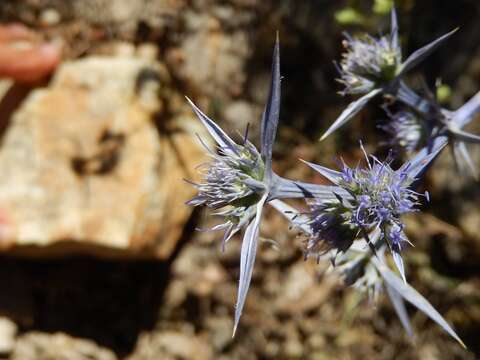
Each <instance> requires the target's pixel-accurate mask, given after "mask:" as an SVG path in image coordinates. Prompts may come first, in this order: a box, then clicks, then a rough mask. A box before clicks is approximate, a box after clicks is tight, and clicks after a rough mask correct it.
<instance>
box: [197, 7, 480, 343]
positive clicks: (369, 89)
mask: <svg viewBox="0 0 480 360" xmlns="http://www.w3.org/2000/svg"><path fill="white" fill-rule="evenodd" d="M391 24H392V25H391V33H390V35H388V36H383V37H380V38H374V37H372V36H365V37H359V38H354V37H351V36H349V35H347V40H346V41H345V42H344V46H345V49H346V53H345V54H344V55H343V60H342V61H341V64H340V66H339V71H340V76H341V79H340V82H341V83H343V84H344V86H345V89H344V91H343V93H344V94H364V95H363V97H362V98H360V99H359V100H357V101H355V102H353V103H352V104H350V105H349V106H348V107H347V109H346V110H345V111H344V112H343V113H342V114H341V115H340V117H339V118H338V119H337V120H336V121H335V122H334V124H333V125H332V126H331V127H330V129H329V130H328V131H327V132H326V133H325V135H324V137H325V136H327V135H328V134H330V133H331V132H333V131H334V130H336V129H338V128H339V127H340V126H341V125H343V124H344V123H345V122H347V121H348V120H349V119H350V118H351V117H353V116H354V115H355V114H356V113H357V112H358V111H360V109H361V108H362V107H363V106H365V105H366V104H367V103H368V102H369V100H370V99H372V98H373V97H375V96H377V95H379V94H383V95H385V96H387V97H388V98H390V100H391V99H392V98H393V99H394V100H396V101H398V102H399V103H400V104H403V105H404V106H405V109H403V110H400V112H398V113H395V114H391V113H389V115H390V123H389V124H387V125H384V129H385V130H386V132H387V133H388V134H390V135H391V138H390V139H389V140H388V141H387V144H388V145H390V146H391V147H400V148H404V149H405V150H406V151H407V152H408V153H409V154H410V159H409V160H408V161H406V162H405V163H404V164H403V165H402V166H400V167H399V168H398V169H396V170H394V169H393V168H392V167H391V164H392V160H393V159H392V158H390V159H388V160H387V161H381V160H379V159H377V158H376V157H374V156H368V155H367V154H366V152H365V150H363V146H362V150H363V151H364V154H365V159H366V166H365V167H358V166H357V167H354V168H352V167H349V166H347V165H346V164H345V163H343V161H342V165H341V166H342V167H341V169H340V171H336V170H331V169H328V168H325V167H323V166H321V165H317V164H312V163H307V164H308V165H309V166H310V167H311V168H313V169H314V170H315V171H317V172H319V173H320V174H321V175H322V176H324V177H325V178H327V179H328V180H330V181H331V182H332V184H333V185H331V186H326V185H317V184H309V183H305V182H300V181H294V180H288V179H284V178H282V177H280V176H278V175H277V174H275V173H274V172H273V171H272V149H273V142H274V139H275V134H276V129H277V124H278V120H279V113H280V111H279V109H280V55H279V54H280V50H279V42H278V36H277V41H276V43H275V48H274V52H273V62H272V80H271V83H270V92H269V96H268V100H267V104H266V106H265V110H264V112H263V116H262V119H261V144H260V151H258V150H257V148H256V147H255V146H254V145H253V143H251V142H250V141H249V140H248V138H247V136H246V135H245V137H244V138H242V139H241V141H239V142H235V141H234V140H232V139H231V138H230V137H229V136H228V135H227V134H226V133H225V132H224V131H223V130H222V129H221V128H220V127H219V126H218V125H217V124H216V123H215V122H214V121H213V120H211V119H210V118H208V117H207V116H206V115H205V114H204V113H203V112H202V111H201V110H200V109H199V108H197V107H196V106H195V105H194V104H193V102H191V101H190V100H189V99H188V101H189V102H190V105H191V106H192V107H193V110H194V112H195V114H196V115H197V117H198V118H199V120H200V121H201V122H202V124H203V125H204V126H205V127H206V129H207V130H208V132H209V133H210V135H211V136H212V137H213V139H214V140H215V142H216V144H217V147H216V148H215V149H210V148H208V146H207V145H206V144H205V143H204V142H203V141H202V140H200V141H201V142H202V144H203V145H204V146H205V147H206V148H207V151H208V153H209V155H210V157H211V161H210V162H209V163H207V164H204V165H203V167H202V169H203V180H202V181H201V182H200V183H192V184H193V186H195V187H196V188H197V190H198V194H197V195H196V196H195V197H194V198H193V199H191V200H190V201H189V202H188V204H190V205H194V206H205V207H207V208H210V209H212V210H214V214H215V215H218V216H221V217H222V218H223V219H224V221H223V222H222V223H220V224H219V225H217V226H214V227H213V228H212V229H210V230H223V231H224V236H223V241H222V248H223V247H224V246H225V243H227V242H228V241H229V240H230V239H231V238H232V237H233V235H234V234H236V233H237V232H239V231H240V230H241V229H243V228H245V233H244V236H243V241H242V247H241V254H240V279H239V287H238V295H237V303H236V308H235V322H234V330H233V333H234V334H235V331H236V329H237V327H238V324H239V320H240V316H241V313H242V309H243V306H244V303H245V299H246V296H247V291H248V288H249V285H250V281H251V278H252V273H253V265H254V261H255V256H256V250H257V243H258V237H259V231H260V220H261V215H262V211H263V208H264V206H265V205H266V204H269V205H271V206H272V207H273V208H274V209H276V210H277V211H279V212H281V213H282V214H283V215H284V216H285V217H286V218H287V219H288V220H289V221H290V222H291V225H292V226H293V227H297V228H299V229H301V231H302V232H303V233H305V235H306V236H307V241H306V246H305V249H304V251H305V258H306V259H307V258H309V257H312V256H313V257H314V258H315V259H316V260H317V261H321V260H323V259H327V260H329V261H330V262H331V264H332V266H333V268H334V269H336V270H338V271H339V272H340V273H341V274H342V276H343V279H344V282H345V284H346V285H348V286H353V287H354V288H355V289H357V290H359V291H361V292H364V293H366V294H368V295H369V297H370V298H371V299H373V300H375V299H376V298H377V297H378V295H379V294H380V293H381V290H382V289H385V290H386V292H387V294H388V296H389V298H390V300H391V302H392V304H393V307H394V309H395V311H396V312H397V314H398V316H399V318H400V321H401V323H402V325H403V327H404V328H405V330H406V332H407V333H408V334H409V335H410V336H413V330H412V328H411V325H410V322H409V318H408V314H407V312H406V310H405V304H404V301H405V300H406V301H408V302H410V303H411V304H413V305H414V306H416V307H417V308H418V309H419V310H421V311H423V312H424V313H425V314H427V315H428V316H429V317H430V318H431V319H432V320H434V321H435V322H436V323H437V324H439V325H440V326H441V327H442V328H443V329H444V330H445V331H446V332H447V333H448V334H450V335H451V336H452V337H453V338H454V339H456V340H457V341H458V342H459V343H460V344H461V345H462V346H465V345H464V344H463V342H462V341H461V339H460V338H459V337H458V335H457V334H456V333H455V332H454V330H453V329H452V328H451V327H450V325H449V324H448V323H447V322H446V321H445V319H444V318H443V317H442V316H441V315H440V314H439V313H438V312H437V311H436V310H435V309H434V308H433V306H432V305H431V304H430V303H429V302H428V301H427V300H426V299H425V298H424V297H423V296H422V295H420V294H419V293H418V292H417V291H416V290H415V289H413V288H412V287H411V286H410V285H409V284H408V283H407V278H406V276H405V269H404V263H403V259H402V254H403V251H404V250H405V249H406V245H407V244H409V243H410V242H409V240H408V239H407V236H406V235H405V233H404V228H405V225H404V223H403V222H402V219H401V217H402V215H403V214H406V213H412V212H416V211H419V205H420V202H421V201H420V200H421V198H425V199H426V200H428V193H425V194H420V193H418V192H416V190H415V186H416V184H418V182H419V180H420V178H421V176H422V175H423V174H424V173H425V171H426V170H427V168H428V167H429V166H430V164H431V163H432V161H433V160H434V159H435V158H436V157H437V156H438V154H439V153H440V152H441V151H442V150H443V149H444V148H445V147H446V145H448V144H451V145H452V148H453V150H454V153H455V156H456V159H457V161H459V162H460V160H461V164H463V165H465V166H464V167H468V168H469V169H470V170H472V171H474V166H473V162H472V160H471V158H470V156H469V155H468V152H467V150H466V145H465V143H476V142H480V137H478V136H476V135H473V134H470V133H466V132H464V131H463V130H462V128H463V127H464V126H465V125H467V124H468V123H469V122H470V121H471V120H472V119H473V117H474V116H475V114H476V113H478V111H480V93H479V94H477V95H476V96H474V97H473V98H472V99H471V100H469V101H468V102H467V103H466V104H465V105H464V106H462V107H461V108H460V109H458V110H457V111H449V110H446V109H443V108H441V107H440V105H439V104H438V103H437V102H436V100H435V98H434V97H432V96H430V97H427V98H422V97H420V96H419V95H417V94H416V93H415V92H414V91H413V90H411V89H410V88H409V87H408V86H407V85H406V84H405V83H404V82H403V80H402V76H403V75H404V74H405V73H406V72H407V71H408V70H410V69H411V68H412V67H413V66H415V65H416V64H417V63H418V62H420V61H421V60H423V59H424V58H425V57H426V56H427V55H428V54H430V53H431V52H432V51H433V50H434V49H435V48H436V47H438V45H439V44H441V43H442V42H443V41H444V40H445V39H447V38H448V37H450V36H451V35H452V34H453V32H454V31H452V32H450V33H448V34H446V35H444V36H442V37H440V38H438V39H437V40H435V41H433V42H432V43H430V44H428V45H426V46H425V47H423V48H421V49H419V50H417V51H415V52H414V53H413V54H412V55H410V56H409V57H408V58H407V59H406V60H405V61H403V62H402V54H401V49H400V45H399V41H398V25H397V17H396V13H395V11H394V10H393V11H392V14H391ZM384 108H385V106H384ZM391 154H394V152H393V151H392V152H391ZM289 198H303V199H305V201H306V206H307V209H306V210H305V209H304V210H302V211H298V210H296V209H294V208H292V207H291V206H289V205H287V204H286V203H285V202H283V201H282V200H281V199H289ZM388 253H390V255H391V257H392V260H393V263H394V264H395V268H396V272H398V274H399V275H397V274H396V273H395V272H394V271H392V270H390V268H389V266H388V262H387V259H388ZM404 256H405V255H404Z"/></svg>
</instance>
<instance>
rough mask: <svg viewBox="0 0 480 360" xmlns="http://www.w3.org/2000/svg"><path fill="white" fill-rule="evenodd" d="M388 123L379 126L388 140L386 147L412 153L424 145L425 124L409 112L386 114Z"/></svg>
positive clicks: (426, 134) (426, 131)
mask: <svg viewBox="0 0 480 360" xmlns="http://www.w3.org/2000/svg"><path fill="white" fill-rule="evenodd" d="M387 114H388V116H389V118H390V121H389V122H388V123H387V124H386V125H383V126H381V129H383V130H385V131H386V132H387V133H388V134H389V135H390V139H389V141H388V145H390V146H392V147H395V148H397V149H402V150H404V151H405V152H407V153H412V152H413V151H415V150H418V149H419V148H420V147H421V146H423V145H425V143H426V141H427V137H428V130H427V127H426V123H425V121H424V120H422V119H421V118H420V117H419V115H416V114H414V113H412V112H410V111H399V112H396V113H390V112H387Z"/></svg>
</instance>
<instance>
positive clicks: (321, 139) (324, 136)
mask: <svg viewBox="0 0 480 360" xmlns="http://www.w3.org/2000/svg"><path fill="white" fill-rule="evenodd" d="M328 135H330V134H329V133H328V131H325V133H324V134H323V135H322V136H320V139H319V140H318V141H323V140H325V138H326V137H327V136H328Z"/></svg>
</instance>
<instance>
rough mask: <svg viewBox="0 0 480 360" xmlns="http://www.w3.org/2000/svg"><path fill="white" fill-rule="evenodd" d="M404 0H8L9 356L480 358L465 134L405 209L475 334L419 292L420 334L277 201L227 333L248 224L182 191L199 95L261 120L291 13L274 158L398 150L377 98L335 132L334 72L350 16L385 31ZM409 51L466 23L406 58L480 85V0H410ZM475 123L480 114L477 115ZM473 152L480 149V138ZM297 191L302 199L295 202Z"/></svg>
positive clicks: (426, 80) (1, 240) (478, 275)
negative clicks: (226, 227)
mask: <svg viewBox="0 0 480 360" xmlns="http://www.w3.org/2000/svg"><path fill="white" fill-rule="evenodd" d="M391 6H392V2H391V1H389V0H366V1H365V0H364V1H359V0H358V1H353V0H352V1H348V0H342V1H327V0H303V1H295V0H277V1H273V0H262V1H260V0H230V1H220V0H218V1H213V0H137V1H129V0H79V1H73V0H71V1H60V0H2V1H0V25H1V26H0V77H1V80H0V131H1V146H0V174H1V175H0V249H1V251H2V254H1V259H0V286H1V291H0V358H4V359H16V360H30V359H39V360H47V359H48V360H51V359H65V360H77V359H78V360H83V359H90V360H96V359H102V360H103V359H105V360H110V359H128V360H147V359H200V360H201V359H475V358H479V357H480V340H479V339H480V337H479V336H480V335H479V334H480V231H479V229H480V207H479V201H480V190H479V186H478V182H476V181H475V180H473V179H469V178H463V177H460V176H459V174H458V173H457V171H456V170H455V167H454V164H453V161H452V159H451V157H450V154H449V153H448V151H445V152H444V154H442V156H441V157H440V158H439V159H438V160H437V161H436V163H435V164H434V166H433V167H432V168H431V169H430V170H429V172H428V174H427V176H426V178H425V179H424V180H425V181H424V183H423V185H422V187H423V189H424V190H425V189H428V190H429V192H430V194H431V201H430V202H429V203H427V204H425V205H424V206H423V212H422V213H418V214H415V216H414V217H411V218H407V219H406V223H407V232H408V235H409V238H410V239H411V240H412V242H413V243H414V245H415V247H411V248H409V249H408V250H407V251H406V252H405V256H404V259H406V266H407V277H408V280H409V282H410V283H411V284H412V285H413V286H414V287H415V288H416V289H417V290H418V291H419V292H420V293H422V294H423V295H424V296H425V297H426V298H427V299H428V300H429V301H430V302H431V303H432V304H433V305H434V306H435V308H436V309H437V310H438V311H439V312H440V313H441V314H442V315H443V316H444V317H445V318H446V319H447V320H448V321H449V322H450V323H451V324H453V326H454V327H455V329H456V330H457V332H458V334H459V335H460V337H461V338H462V339H463V340H464V341H465V343H466V344H467V346H468V348H469V349H468V350H467V351H465V350H463V349H462V348H461V347H460V346H459V345H458V344H457V343H456V342H455V341H454V340H452V339H450V338H449V337H448V335H446V334H445V333H444V332H442V330H441V329H440V328H439V327H438V326H437V325H436V324H434V323H433V322H432V321H430V320H429V319H428V318H427V317H426V316H424V315H423V314H421V313H419V312H418V311H415V310H414V309H413V308H410V307H409V308H408V311H409V314H410V315H411V318H412V325H413V327H414V330H415V331H416V338H415V339H414V340H413V341H412V340H410V339H408V338H407V336H406V335H405V334H404V331H403V329H402V327H401V324H400V321H399V320H398V318H397V317H396V315H395V312H394V311H393V308H392V307H391V305H390V304H389V303H388V301H387V300H386V299H384V298H381V299H380V301H379V302H378V303H376V304H370V303H369V302H368V301H366V300H365V299H364V298H362V297H361V296H360V295H359V294H358V293H357V292H355V291H354V290H353V289H349V288H345V287H344V286H343V285H342V281H341V279H340V278H339V277H338V276H336V275H335V274H332V273H330V272H329V270H328V265H329V264H327V263H320V264H316V263H315V262H314V261H306V262H305V261H304V260H303V254H302V245H303V239H302V237H301V236H298V234H297V233H296V232H295V231H294V230H291V229H289V227H288V224H287V223H286V221H285V220H284V219H283V218H282V217H281V216H280V215H278V214H277V213H275V212H273V211H267V213H266V217H265V221H264V222H263V224H262V237H263V238H264V239H267V240H268V239H273V240H274V241H275V242H276V245H275V246H274V245H272V242H270V241H263V242H262V243H261V246H260V249H259V253H258V255H257V260H256V265H255V270H254V275H253V281H252V286H251V288H250V292H249V295H248V299H247V303H246V307H245V310H244V315H243V317H242V321H241V323H240V328H239V330H238V332H237V335H236V337H235V338H234V339H232V338H231V331H232V325H233V311H234V303H235V297H236V287H237V283H238V282H237V279H238V274H239V251H240V239H239V238H235V239H233V240H232V241H231V242H230V243H229V245H228V246H227V249H226V251H225V252H224V253H222V252H221V250H220V239H221V234H220V233H205V232H196V231H195V228H205V227H208V226H212V225H213V224H215V221H216V219H213V218H211V217H207V214H206V213H204V212H203V211H201V210H198V209H192V208H189V207H187V206H186V205H184V202H185V201H186V200H188V199H189V198H190V197H191V196H193V194H194V192H193V189H192V188H191V187H190V186H189V185H188V184H186V183H185V182H184V181H183V180H182V179H185V178H187V179H191V180H195V179H197V178H198V173H197V170H196V166H197V165H198V164H201V163H202V162H204V161H205V160H206V157H205V154H204V152H203V150H202V148H201V147H200V146H199V144H198V141H197V139H196V138H195V135H194V134H195V133H200V134H202V131H203V130H202V128H201V127H200V125H199V124H198V122H197V121H196V119H195V118H194V116H193V114H192V112H191V110H190V109H189V108H188V106H187V104H186V101H185V99H184V95H188V96H189V97H190V98H192V99H194V101H195V102H197V103H198V104H199V105H200V107H201V108H202V109H204V110H205V111H206V112H207V113H208V114H209V115H211V116H212V118H214V119H216V120H217V121H218V122H219V124H220V125H221V126H222V127H224V128H225V129H227V130H228V131H229V132H230V133H233V134H235V133H236V132H240V133H242V132H243V131H244V130H245V128H246V126H247V124H248V123H250V124H251V127H250V134H251V137H252V139H253V140H254V142H255V143H257V141H258V133H259V123H260V115H261V111H262V107H263V104H264V102H265V99H266V97H267V91H268V82H269V77H270V61H271V52H272V48H273V42H274V38H275V33H276V31H277V30H278V31H279V33H280V39H281V54H282V56H281V61H282V75H283V77H284V78H283V82H282V84H283V88H282V91H283V99H282V110H281V120H280V126H279V133H278V137H277V142H276V145H275V151H274V158H275V159H274V160H275V161H274V167H275V169H276V171H277V172H278V173H279V174H281V175H283V176H285V177H290V178H294V179H301V180H304V181H312V182H322V181H324V180H323V179H321V178H319V177H315V175H314V174H313V173H312V171H310V170H309V169H307V168H306V167H305V166H304V165H302V164H301V163H300V162H299V161H298V158H302V159H305V160H309V161H315V162H318V163H321V164H322V165H325V166H329V167H335V166H336V160H337V159H338V157H339V156H342V157H343V158H344V159H345V161H346V162H347V163H350V164H353V163H354V162H355V161H357V160H358V159H359V158H360V157H361V154H359V149H358V141H359V139H362V140H363V141H364V143H365V144H366V147H367V150H368V151H370V152H377V154H379V156H381V155H382V154H385V151H386V149H384V148H382V147H381V146H379V145H378V144H380V143H381V142H382V140H383V139H384V138H385V134H384V133H382V131H381V130H379V129H378V127H377V125H378V124H379V123H381V121H382V119H384V118H385V117H386V115H385V114H384V113H383V111H382V110H380V109H379V107H378V105H380V101H378V102H377V103H375V102H374V103H373V104H372V105H370V106H368V107H367V109H366V110H364V111H362V113H361V114H360V115H359V116H357V118H356V119H355V120H354V121H352V122H351V123H350V124H349V125H347V126H345V127H344V128H342V129H341V130H339V131H337V132H336V133H335V134H334V135H332V136H330V137H329V138H327V139H326V140H325V141H323V142H322V143H319V142H318V138H319V136H320V135H321V134H322V132H323V131H325V130H326V128H327V127H328V125H329V124H331V122H332V121H333V120H334V119H335V118H336V116H338V114H339V113H340V112H341V110H342V109H344V108H345V106H346V105H347V104H348V102H349V101H350V100H351V99H350V98H342V97H341V96H339V95H338V94H337V92H338V91H339V90H340V85H339V84H338V83H337V82H336V81H335V78H336V76H337V74H336V71H335V67H334V64H333V61H334V60H336V61H339V60H340V54H341V52H342V44H341V42H342V38H343V36H342V32H344V31H348V32H350V33H352V34H355V33H357V32H361V31H368V32H370V33H372V34H374V35H377V34H380V33H382V31H383V32H387V31H388V26H389V15H388V14H389V11H390V9H391ZM396 7H397V9H398V13H399V19H400V20H399V22H400V32H401V41H402V46H403V50H404V53H406V54H409V53H411V52H412V51H413V50H415V49H417V48H418V47H420V46H422V45H424V44H426V43H428V42H429V41H431V40H433V39H434V38H436V37H438V36H439V35H442V34H444V33H446V32H447V31H449V30H451V29H453V28H455V27H460V31H459V32H458V33H457V34H455V36H454V37H453V38H452V39H451V40H449V41H448V42H447V43H446V44H445V45H443V46H442V47H441V48H440V49H439V50H437V51H436V52H435V53H434V55H432V56H430V57H429V58H428V59H427V60H426V61H424V62H423V63H422V65H421V66H419V67H417V68H416V69H415V71H413V72H412V73H411V75H409V79H408V80H409V83H410V84H412V86H413V87H415V88H417V89H421V88H422V87H423V86H424V84H428V85H430V86H432V87H433V85H434V84H435V83H438V81H439V80H441V86H440V87H439V89H438V91H437V93H438V95H439V99H440V101H442V102H443V105H444V106H445V107H448V108H451V109H456V108H458V107H459V106H461V105H462V104H463V103H464V102H465V101H466V100H467V99H468V98H469V97H471V96H472V95H474V94H475V93H476V92H477V91H480V35H479V34H480V22H478V20H477V19H478V16H479V15H480V3H479V2H478V1H476V0H459V1H450V0H422V1H420V0H399V1H397V3H396ZM475 123H476V122H475V121H474V122H473V124H472V125H471V129H470V130H472V131H473V132H476V133H479V132H480V126H479V125H478V122H477V124H475ZM472 150H474V151H473V153H474V158H475V161H476V163H477V164H480V157H479V153H478V150H475V149H472ZM297 205H298V206H300V207H301V206H302V204H301V203H297Z"/></svg>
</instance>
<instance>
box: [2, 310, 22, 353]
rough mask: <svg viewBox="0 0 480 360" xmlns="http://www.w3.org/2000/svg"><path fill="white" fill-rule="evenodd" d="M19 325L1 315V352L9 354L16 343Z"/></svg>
mask: <svg viewBox="0 0 480 360" xmlns="http://www.w3.org/2000/svg"><path fill="white" fill-rule="evenodd" d="M17 330H18V329H17V325H16V324H15V323H14V322H13V321H12V320H10V319H9V318H6V317H0V354H9V353H10V352H12V350H13V347H14V345H15V336H16V335H17Z"/></svg>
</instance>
